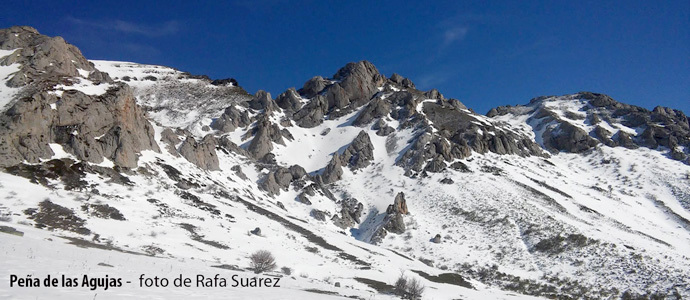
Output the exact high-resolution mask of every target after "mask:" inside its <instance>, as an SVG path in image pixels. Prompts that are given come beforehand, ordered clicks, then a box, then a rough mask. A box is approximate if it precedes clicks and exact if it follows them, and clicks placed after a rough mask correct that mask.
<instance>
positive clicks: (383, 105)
mask: <svg viewBox="0 0 690 300" xmlns="http://www.w3.org/2000/svg"><path fill="white" fill-rule="evenodd" d="M390 112H391V104H390V103H389V102H388V101H386V100H384V99H381V98H375V99H374V100H371V102H369V104H367V106H366V107H365V108H364V110H362V112H361V113H360V114H359V115H358V116H357V119H355V121H354V122H353V123H352V125H354V126H363V125H366V124H369V123H371V121H373V120H374V119H376V118H381V117H384V116H387V115H388V114H389V113H390Z"/></svg>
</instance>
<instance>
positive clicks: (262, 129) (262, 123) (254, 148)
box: [247, 114, 285, 159]
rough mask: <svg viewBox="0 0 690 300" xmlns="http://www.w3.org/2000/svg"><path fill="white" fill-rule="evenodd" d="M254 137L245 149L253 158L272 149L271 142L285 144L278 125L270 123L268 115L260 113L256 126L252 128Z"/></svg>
mask: <svg viewBox="0 0 690 300" xmlns="http://www.w3.org/2000/svg"><path fill="white" fill-rule="evenodd" d="M254 132H255V134H254V138H253V139H252V141H251V142H250V143H249V146H248V147H247V151H248V152H249V153H250V154H251V155H252V157H254V158H255V159H261V158H262V157H264V156H265V155H266V154H268V153H269V152H271V150H273V143H274V142H275V143H278V144H281V145H285V142H284V141H283V133H282V132H281V130H280V127H278V125H276V124H273V123H271V121H270V120H269V119H268V116H267V115H265V114H262V115H260V116H259V120H257V121H256V128H254Z"/></svg>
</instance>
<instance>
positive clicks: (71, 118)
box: [0, 84, 160, 168]
mask: <svg viewBox="0 0 690 300" xmlns="http://www.w3.org/2000/svg"><path fill="white" fill-rule="evenodd" d="M51 104H54V106H55V108H56V109H52V107H51ZM0 124H2V125H1V126H0V141H1V142H2V143H1V145H2V146H0V157H1V158H2V159H0V165H3V166H10V165H14V164H17V163H19V162H21V161H23V160H26V161H27V162H30V163H37V162H39V158H43V159H47V158H50V157H51V156H52V155H53V152H52V150H51V149H50V147H49V146H48V143H56V144H60V145H61V146H62V147H63V149H64V150H65V151H67V152H68V153H71V154H73V155H75V157H76V158H77V159H80V160H84V161H88V162H92V163H100V162H102V161H103V158H108V159H110V160H111V161H113V162H114V163H115V164H116V165H118V166H121V167H126V168H134V167H136V166H137V153H139V152H141V151H142V150H154V151H160V150H159V148H158V145H157V144H156V142H155V141H154V138H153V127H152V126H151V124H150V123H149V122H148V121H147V120H146V118H145V117H144V112H143V111H142V110H141V108H140V107H139V106H138V105H137V104H136V102H135V99H134V96H133V95H132V91H131V89H130V88H129V87H128V86H126V85H122V84H121V85H117V86H116V87H114V88H111V89H110V90H109V91H108V92H106V93H105V94H103V95H101V96H89V95H85V94H83V93H81V92H79V91H74V90H69V91H65V92H63V94H62V97H61V98H60V99H58V98H57V97H56V96H55V95H53V94H50V93H48V92H37V93H35V94H33V95H32V96H30V97H25V98H22V99H19V100H18V101H17V102H16V103H14V105H13V106H12V107H11V108H10V109H9V110H7V111H6V112H5V114H3V115H1V116H0Z"/></svg>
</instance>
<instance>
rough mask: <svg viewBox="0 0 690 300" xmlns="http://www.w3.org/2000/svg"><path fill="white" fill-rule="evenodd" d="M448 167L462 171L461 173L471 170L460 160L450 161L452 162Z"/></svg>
mask: <svg viewBox="0 0 690 300" xmlns="http://www.w3.org/2000/svg"><path fill="white" fill-rule="evenodd" d="M450 168H451V169H453V170H457V171H460V172H463V173H471V172H472V170H470V168H469V167H467V165H466V164H464V163H462V162H460V161H456V162H454V163H452V164H451V165H450Z"/></svg>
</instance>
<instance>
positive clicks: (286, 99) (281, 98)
mask: <svg viewBox="0 0 690 300" xmlns="http://www.w3.org/2000/svg"><path fill="white" fill-rule="evenodd" d="M276 104H277V105H278V107H280V108H282V109H285V110H291V111H298V110H299V109H300V108H301V107H302V102H301V101H300V96H299V94H298V93H297V91H295V89H294V88H289V89H288V90H287V91H285V92H283V93H282V94H280V95H278V97H277V98H276Z"/></svg>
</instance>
